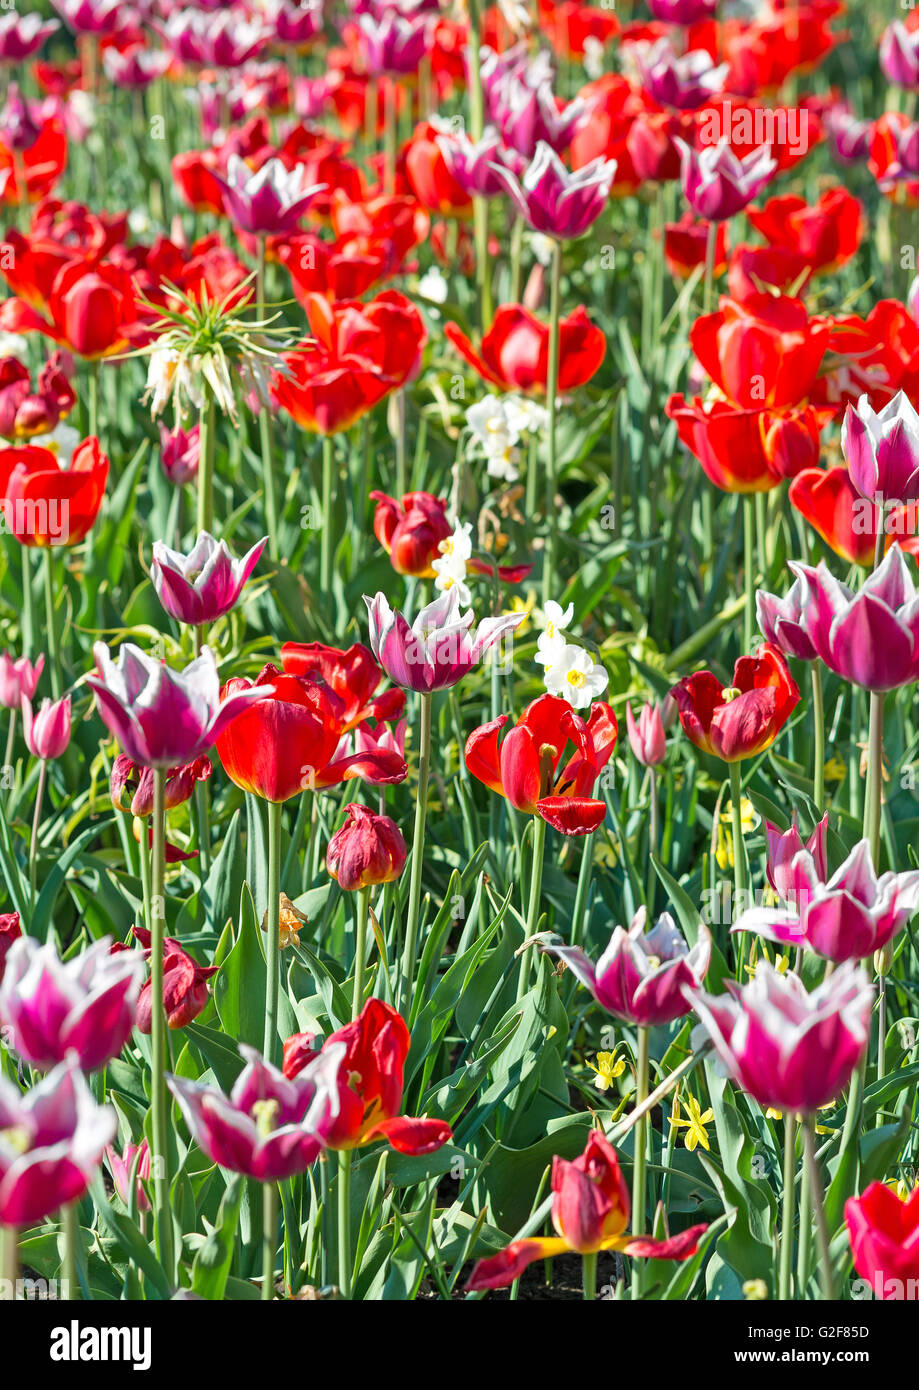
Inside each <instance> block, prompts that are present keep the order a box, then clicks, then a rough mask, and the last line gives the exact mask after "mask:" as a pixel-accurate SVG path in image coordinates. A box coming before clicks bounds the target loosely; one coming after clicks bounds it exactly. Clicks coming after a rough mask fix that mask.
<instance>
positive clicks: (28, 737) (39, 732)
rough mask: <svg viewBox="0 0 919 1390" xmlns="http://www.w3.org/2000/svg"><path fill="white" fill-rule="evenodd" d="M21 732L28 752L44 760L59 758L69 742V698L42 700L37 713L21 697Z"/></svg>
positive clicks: (24, 698)
mask: <svg viewBox="0 0 919 1390" xmlns="http://www.w3.org/2000/svg"><path fill="white" fill-rule="evenodd" d="M21 708H22V732H23V736H24V738H25V741H26V744H27V745H28V749H29V752H30V753H31V754H32V755H33V757H36V758H43V759H45V760H48V759H51V758H59V757H60V756H61V754H62V753H63V752H64V750H65V748H66V747H67V745H68V743H69V742H70V696H69V695H65V696H64V698H63V700H54V701H51V700H42V702H41V706H40V708H39V711H38V713H37V714H36V715H34V716H33V714H32V706H31V704H30V703H29V701H28V700H27V699H26V697H25V696H23V697H22V705H21Z"/></svg>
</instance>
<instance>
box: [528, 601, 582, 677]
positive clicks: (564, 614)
mask: <svg viewBox="0 0 919 1390" xmlns="http://www.w3.org/2000/svg"><path fill="white" fill-rule="evenodd" d="M573 615H574V604H573V603H569V605H568V607H567V608H562V605H561V604H560V603H556V602H555V600H554V599H551V598H550V599H547V600H546V602H545V604H544V605H543V610H542V616H543V627H542V632H541V633H540V634H539V640H538V641H537V643H536V656H535V658H534V660H535V661H536V662H537V663H538V664H539V665H540V666H554V665H555V663H556V662H557V661H558V660H559V658H560V657H561V655H562V653H563V652H564V650H565V647H566V646H567V642H566V641H565V638H564V637H563V636H562V633H563V631H564V629H565V628H566V627H567V626H568V624H569V623H570V622H571V619H572V616H573Z"/></svg>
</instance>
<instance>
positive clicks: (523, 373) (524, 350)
mask: <svg viewBox="0 0 919 1390" xmlns="http://www.w3.org/2000/svg"><path fill="white" fill-rule="evenodd" d="M444 334H445V335H446V337H447V338H448V340H449V341H450V342H451V343H452V344H453V346H454V347H455V348H456V350H457V352H459V353H460V354H461V355H462V356H463V357H464V358H465V359H466V361H467V362H468V363H469V364H470V365H471V366H472V367H474V368H475V370H476V371H477V372H478V374H479V376H481V377H482V378H483V379H484V380H485V381H489V382H491V383H492V384H493V385H495V386H498V387H500V389H501V390H502V391H512V392H513V391H522V392H523V393H524V394H525V395H545V393H546V389H547V386H546V383H547V381H548V373H549V325H548V324H547V323H542V322H541V321H540V320H539V319H538V318H537V317H536V315H535V314H531V313H530V311H529V309H525V308H524V307H523V305H522V304H502V305H501V306H500V308H499V309H498V310H497V312H496V313H495V317H494V320H493V322H492V325H491V328H490V329H489V330H488V332H487V333H486V334H485V336H484V337H483V339H482V346H481V350H480V351H478V352H477V351H476V349H475V348H474V347H473V345H472V343H471V342H470V340H469V339H468V338H467V337H466V334H465V333H463V331H462V330H461V329H460V328H459V327H458V326H457V325H456V324H455V323H447V324H445V325H444ZM605 356H606V337H605V335H604V334H603V332H602V330H601V329H599V328H596V327H595V326H594V325H593V324H592V323H591V322H590V319H589V318H588V317H587V310H586V309H584V308H583V307H582V306H581V305H579V306H578V307H577V308H576V309H575V310H574V312H573V313H571V314H569V315H568V317H567V318H564V319H562V321H561V323H560V325H559V377H558V389H559V392H560V393H563V394H564V393H565V392H568V391H576V390H577V388H578V387H579V386H585V385H586V384H587V382H588V381H590V380H591V378H592V377H593V376H595V375H596V373H597V372H598V371H599V369H600V366H601V364H602V362H603V359H604V357H605Z"/></svg>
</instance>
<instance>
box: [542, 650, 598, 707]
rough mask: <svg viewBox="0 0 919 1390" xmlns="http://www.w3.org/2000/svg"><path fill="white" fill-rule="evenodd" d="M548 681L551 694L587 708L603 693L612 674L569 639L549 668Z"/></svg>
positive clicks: (572, 704)
mask: <svg viewBox="0 0 919 1390" xmlns="http://www.w3.org/2000/svg"><path fill="white" fill-rule="evenodd" d="M545 681H546V689H547V690H548V692H549V694H550V695H556V696H558V698H559V699H561V700H567V701H568V703H569V705H571V706H572V707H573V708H574V709H586V708H587V706H588V705H590V704H593V702H594V700H598V699H599V698H600V696H601V695H602V694H603V692H604V690H605V689H606V687H607V685H608V684H609V676H608V674H607V672H606V670H605V668H604V667H603V666H600V665H598V664H597V662H595V661H594V660H593V658H592V657H591V655H590V652H588V651H585V650H584V648H583V647H577V646H575V645H574V643H572V642H567V643H566V644H565V647H564V650H563V651H562V653H561V655H560V656H559V657H558V659H557V660H556V661H554V662H553V663H552V665H551V666H549V667H547V668H546V675H545Z"/></svg>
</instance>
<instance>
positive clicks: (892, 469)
mask: <svg viewBox="0 0 919 1390" xmlns="http://www.w3.org/2000/svg"><path fill="white" fill-rule="evenodd" d="M842 452H843V454H844V455H845V459H846V463H847V465H848V468H849V477H850V478H851V479H852V482H853V483H854V484H855V486H856V488H857V489H858V491H859V492H860V493H861V495H862V497H866V498H868V499H869V500H870V501H872V502H874V503H878V502H891V503H896V502H912V501H914V500H915V499H916V498H917V497H919V415H917V414H916V411H915V409H914V407H913V405H912V402H911V401H910V400H909V399H908V397H907V396H905V395H904V394H903V392H902V391H898V392H897V394H896V395H895V396H894V398H893V400H891V401H888V403H887V405H885V406H884V407H883V408H882V409H881V410H879V411H878V412H877V413H875V411H874V410H872V408H871V403H870V401H869V399H868V397H867V396H862V397H861V398H860V400H859V402H858V409H857V410H856V409H853V407H852V406H851V405H850V406H848V407H847V409H846V416H845V419H844V421H843V425H842Z"/></svg>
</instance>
